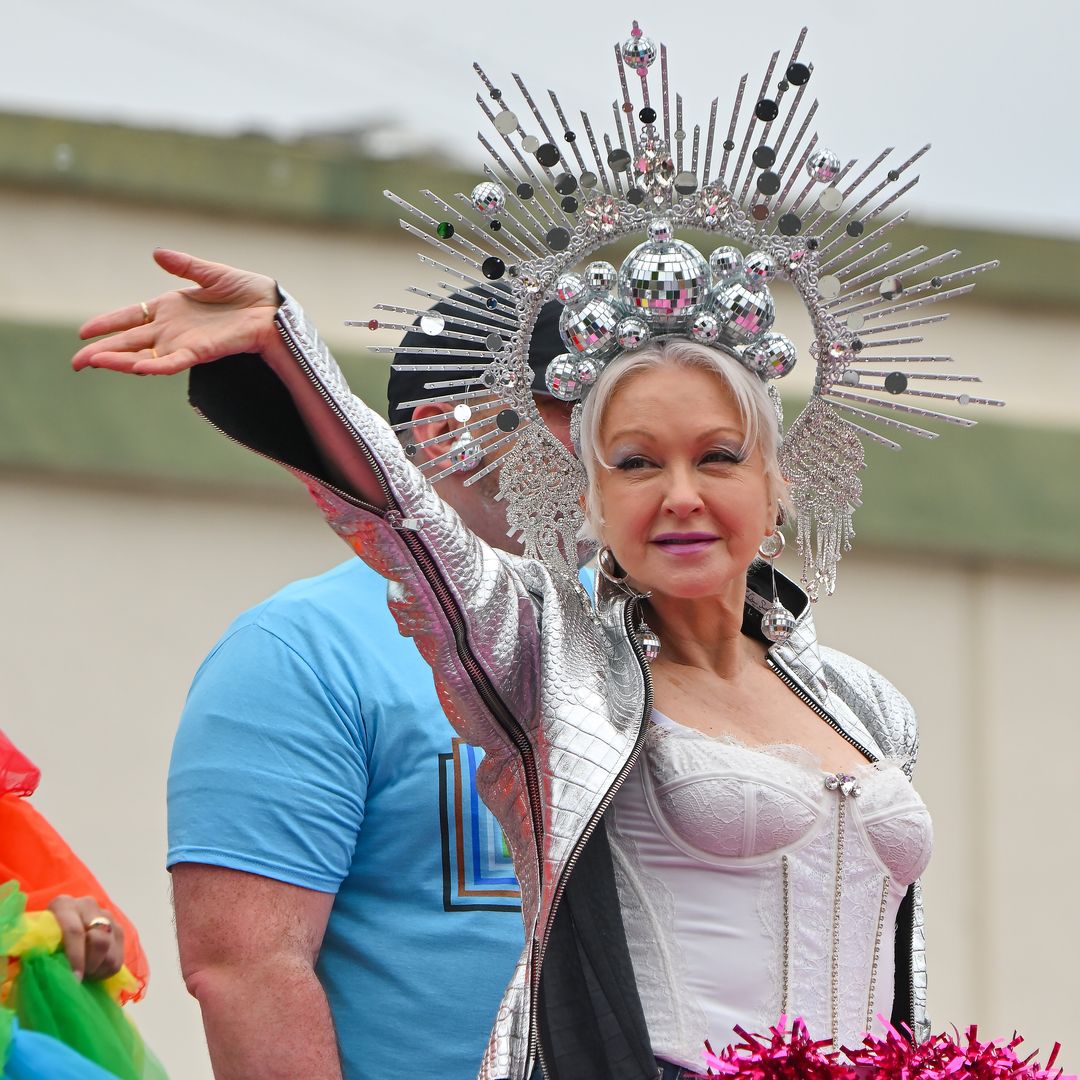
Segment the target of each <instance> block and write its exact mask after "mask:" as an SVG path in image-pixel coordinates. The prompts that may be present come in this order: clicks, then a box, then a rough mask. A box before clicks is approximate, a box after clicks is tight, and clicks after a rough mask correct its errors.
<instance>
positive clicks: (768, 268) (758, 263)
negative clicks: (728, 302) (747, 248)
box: [743, 251, 776, 284]
mask: <svg viewBox="0 0 1080 1080" xmlns="http://www.w3.org/2000/svg"><path fill="white" fill-rule="evenodd" d="M743 270H744V271H745V272H746V276H747V278H749V279H750V281H755V282H757V283H759V284H764V283H765V282H766V281H771V280H772V279H773V278H774V277H775V276H776V263H775V262H774V261H773V257H772V256H771V255H769V254H768V253H767V252H765V251H751V252H750V254H749V255H747V256H746V258H745V259H743Z"/></svg>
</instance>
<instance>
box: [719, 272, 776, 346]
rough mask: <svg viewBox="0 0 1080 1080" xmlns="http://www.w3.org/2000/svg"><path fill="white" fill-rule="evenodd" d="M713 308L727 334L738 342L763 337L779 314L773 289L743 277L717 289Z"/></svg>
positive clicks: (725, 334) (746, 341) (723, 330)
mask: <svg viewBox="0 0 1080 1080" xmlns="http://www.w3.org/2000/svg"><path fill="white" fill-rule="evenodd" d="M712 311H713V314H715V315H716V317H717V318H718V319H719V320H720V325H721V327H722V332H723V335H724V337H725V338H727V339H728V340H729V341H731V342H734V343H735V344H737V345H742V344H747V343H749V342H751V341H753V340H754V339H755V338H758V337H760V336H761V335H762V334H764V333H765V331H766V330H768V329H769V327H770V326H772V324H773V320H774V319H775V318H776V306H775V304H774V303H773V298H772V294H771V293H770V292H769V290H768V289H766V288H756V287H754V286H751V285H748V284H743V283H742V282H739V281H736V282H734V283H732V284H730V285H722V286H720V287H719V288H718V289H717V290H716V292H715V293H714V296H713V301H712Z"/></svg>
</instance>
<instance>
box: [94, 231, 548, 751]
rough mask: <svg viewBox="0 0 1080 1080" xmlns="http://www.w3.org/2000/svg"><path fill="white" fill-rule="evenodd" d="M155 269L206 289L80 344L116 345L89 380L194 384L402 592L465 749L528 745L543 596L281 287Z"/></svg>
mask: <svg viewBox="0 0 1080 1080" xmlns="http://www.w3.org/2000/svg"><path fill="white" fill-rule="evenodd" d="M154 258H155V260H156V261H157V263H158V264H159V265H160V266H161V267H162V268H163V269H165V270H167V271H169V272H170V273H172V274H175V275H177V276H178V277H181V278H185V279H186V280H188V281H192V282H194V283H195V284H194V285H193V286H191V287H188V288H185V289H181V290H178V291H175V292H168V293H164V294H162V295H161V296H158V297H155V298H154V299H153V300H148V301H146V302H145V303H142V304H133V305H130V306H128V307H125V308H120V309H118V310H117V311H113V312H109V313H108V314H105V315H99V316H97V317H96V318H93V319H91V320H89V321H88V322H87V323H86V324H85V325H84V326H83V327H82V329H81V331H80V334H81V336H82V337H84V338H86V337H90V336H96V335H107V336H104V337H102V338H101V339H100V340H98V341H95V342H94V343H93V344H90V345H86V346H84V347H83V348H82V349H80V350H79V352H78V353H76V355H75V357H74V359H73V365H74V367H75V368H76V370H79V369H81V368H84V367H99V368H107V369H110V370H114V371H122V372H128V373H134V374H139V375H144V374H174V373H177V372H181V371H185V370H189V369H190V385H189V396H190V398H191V402H192V404H193V405H194V406H195V407H196V408H197V409H198V410H199V411H200V412H201V413H202V414H203V415H204V416H205V417H206V418H207V419H208V420H210V421H211V422H212V423H213V424H214V425H215V426H216V427H217V428H219V429H220V430H221V431H223V432H224V433H225V434H227V435H229V436H231V437H232V438H234V439H235V440H236V441H238V442H240V443H242V444H243V445H245V446H247V447H249V448H250V449H252V450H254V451H256V452H257V453H261V454H263V455H264V456H266V457H268V458H270V459H271V460H274V461H276V462H278V463H279V464H282V465H284V466H285V467H286V468H288V469H289V470H290V471H292V472H293V473H294V474H296V475H297V476H298V477H299V478H301V479H302V480H303V482H304V483H305V484H306V485H307V487H308V489H309V490H310V491H311V493H312V495H313V496H314V498H315V500H316V501H317V502H318V504H319V506H320V507H321V509H322V511H323V513H324V515H325V516H326V518H327V520H328V522H329V523H330V525H331V527H332V528H333V529H334V530H335V531H336V532H337V533H338V534H339V535H341V536H342V538H343V539H345V541H346V542H347V543H348V544H349V545H350V547H352V548H353V550H354V551H355V552H356V553H357V554H358V555H359V556H360V557H361V558H363V559H364V560H365V561H366V562H368V563H369V564H370V565H371V566H372V567H374V568H375V569H376V570H378V571H379V573H381V574H382V575H383V576H384V577H386V578H388V579H389V580H390V581H391V582H393V583H395V584H394V586H393V587H392V588H391V590H390V606H391V609H392V610H393V612H394V615H395V617H396V618H397V620H398V624H399V626H400V627H401V630H402V632H403V633H405V634H408V635H410V636H412V637H415V638H416V639H417V644H418V646H419V648H420V651H421V652H422V653H423V655H424V657H425V659H427V660H428V662H429V663H430V664H431V666H432V668H433V670H434V673H435V677H436V680H437V682H438V683H439V686H440V693H441V695H442V696H443V700H444V703H448V702H450V703H452V707H451V708H449V709H448V715H449V716H450V717H451V720H452V722H454V723H455V726H457V728H458V731H459V732H460V733H461V734H462V736H463V737H464V738H465V739H467V740H468V741H469V742H472V743H475V744H479V745H482V746H484V747H485V749H489V750H490V749H492V748H494V746H495V745H496V744H502V745H504V746H505V744H506V742H507V736H508V735H509V736H510V738H511V740H512V741H515V742H517V743H519V744H520V733H521V732H520V729H521V724H522V721H523V719H524V718H525V717H526V716H531V715H532V713H533V710H534V706H535V702H536V694H537V687H538V672H537V670H536V669H537V663H538V659H537V658H538V653H539V644H538V633H537V626H536V621H535V618H534V616H533V614H532V611H533V600H532V599H531V597H530V591H529V590H528V589H526V588H525V586H524V585H523V584H522V582H521V581H520V578H519V575H518V573H516V572H515V571H514V570H513V569H512V568H511V566H510V564H508V563H507V561H506V557H505V556H504V555H503V554H502V553H500V552H496V551H495V550H494V549H493V548H491V547H490V546H488V545H487V544H485V543H484V542H483V541H481V540H480V539H479V538H478V537H477V536H475V535H474V534H473V533H472V532H471V531H470V530H469V529H468V528H467V527H466V526H465V525H464V524H463V522H462V521H461V519H460V518H459V517H458V516H457V514H456V513H455V511H454V510H453V509H452V508H451V507H450V506H448V505H447V504H446V503H444V502H443V501H442V499H440V498H439V496H438V494H437V493H436V491H435V490H434V488H433V487H432V485H431V484H430V483H429V482H428V481H427V480H426V479H425V478H424V477H423V476H422V475H421V474H420V471H419V470H418V469H416V468H415V467H414V466H413V465H412V464H411V463H410V462H409V460H408V458H407V457H406V456H405V452H404V450H403V448H402V446H401V444H400V443H399V441H398V439H397V437H396V436H395V435H394V433H393V431H391V429H390V428H389V426H388V425H387V424H386V422H385V421H384V420H383V419H382V417H380V416H378V415H377V414H376V413H375V412H373V411H372V410H371V409H370V408H368V406H366V405H365V404H364V403H363V402H362V401H361V400H360V399H359V398H357V397H355V396H354V395H353V394H352V393H351V391H350V390H349V387H348V384H347V383H346V382H345V379H344V377H343V376H342V374H341V371H340V369H339V368H338V366H337V364H336V363H335V361H334V359H333V357H332V356H331V355H330V352H329V350H328V349H327V348H326V346H325V344H324V343H323V342H322V340H321V339H320V337H319V334H318V332H317V331H316V330H315V328H314V327H313V326H311V325H310V324H309V323H308V322H307V320H306V319H305V317H304V313H303V311H302V310H301V309H300V307H299V305H298V304H296V302H295V301H293V300H292V299H291V298H290V297H288V296H287V295H284V294H283V293H282V292H281V291H280V290H279V289H278V287H277V285H276V284H275V282H274V281H273V279H271V278H268V277H265V276H263V275H261V274H252V273H249V272H247V271H243V270H237V269H234V268H232V267H228V266H223V265H221V264H219V263H210V262H206V261H204V260H202V259H196V258H193V257H192V256H190V255H184V254H182V253H180V252H176V251H168V250H158V251H156V252H155V253H154Z"/></svg>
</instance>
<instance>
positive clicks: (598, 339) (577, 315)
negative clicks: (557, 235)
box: [559, 296, 619, 359]
mask: <svg viewBox="0 0 1080 1080" xmlns="http://www.w3.org/2000/svg"><path fill="white" fill-rule="evenodd" d="M618 321H619V312H618V310H617V309H616V308H615V305H614V304H612V303H611V301H610V300H608V298H607V297H605V296H597V297H595V298H594V299H592V300H590V301H589V302H588V303H587V304H585V306H584V307H582V308H569V307H566V308H563V310H562V314H561V315H560V316H559V333H560V334H561V335H562V339H563V341H564V342H565V343H566V347H567V349H569V350H570V352H572V353H580V354H581V355H583V356H595V357H598V358H600V359H603V358H606V357H608V356H610V355H611V354H612V353H613V352H614V351H615V350H616V349H618V347H619V343H618V342H617V341H616V340H615V326H616V324H617V323H618Z"/></svg>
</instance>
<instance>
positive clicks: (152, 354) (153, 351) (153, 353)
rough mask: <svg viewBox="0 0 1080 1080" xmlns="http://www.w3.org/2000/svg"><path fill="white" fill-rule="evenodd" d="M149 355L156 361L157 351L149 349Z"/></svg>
mask: <svg viewBox="0 0 1080 1080" xmlns="http://www.w3.org/2000/svg"><path fill="white" fill-rule="evenodd" d="M150 355H151V356H152V357H153V358H154V359H155V360H156V359H157V358H158V354H157V349H151V350H150Z"/></svg>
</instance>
